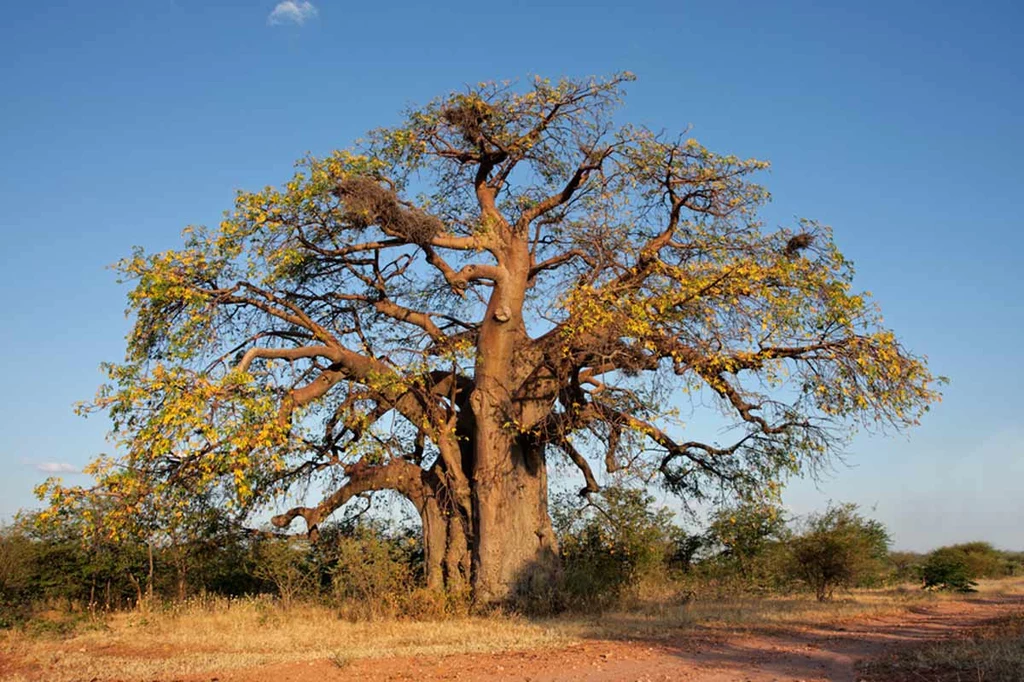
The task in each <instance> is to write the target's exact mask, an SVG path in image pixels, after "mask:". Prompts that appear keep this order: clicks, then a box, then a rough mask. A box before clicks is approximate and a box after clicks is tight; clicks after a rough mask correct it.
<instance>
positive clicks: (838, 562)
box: [789, 504, 890, 601]
mask: <svg viewBox="0 0 1024 682" xmlns="http://www.w3.org/2000/svg"><path fill="white" fill-rule="evenodd" d="M889 542H890V540H889V533H888V531H886V529H885V526H884V525H882V524H881V523H880V522H878V521H875V520H872V519H868V518H865V517H864V516H863V515H861V514H860V513H859V512H858V511H857V507H856V505H852V504H843V505H838V506H830V507H829V508H828V509H826V510H825V511H824V512H822V513H820V514H811V515H810V516H809V517H808V518H807V520H806V521H805V522H804V529H803V532H802V533H800V534H799V535H797V536H796V537H794V538H793V539H792V541H791V542H790V546H789V552H790V556H791V561H792V565H793V571H794V572H795V573H796V574H797V575H799V576H800V577H801V578H802V579H803V580H804V581H805V582H806V584H807V585H808V586H809V587H810V588H811V589H813V590H814V594H815V596H816V597H817V598H818V601H826V600H828V599H831V598H832V594H833V593H834V592H835V590H836V588H839V587H853V586H855V585H863V586H870V585H873V584H877V583H878V582H880V581H881V579H882V577H883V576H884V574H885V560H886V556H887V555H888V553H889Z"/></svg>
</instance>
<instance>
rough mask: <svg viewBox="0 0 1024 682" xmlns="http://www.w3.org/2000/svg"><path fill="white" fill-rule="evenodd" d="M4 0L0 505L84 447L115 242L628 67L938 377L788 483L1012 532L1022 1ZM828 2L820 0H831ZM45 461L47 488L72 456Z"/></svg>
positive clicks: (650, 115)
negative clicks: (852, 269) (450, 123)
mask: <svg viewBox="0 0 1024 682" xmlns="http://www.w3.org/2000/svg"><path fill="white" fill-rule="evenodd" d="M282 4H284V5H285V6H284V7H283V8H280V9H278V10H277V11H276V13H275V2H274V0H270V1H268V2H262V1H253V0H248V1H246V2H242V1H241V0H237V1H234V2H221V1H218V0H203V1H199V0H163V1H158V0H152V1H149V2H138V1H137V0H135V1H133V2H113V1H109V2H91V3H84V2H83V3H59V4H58V3H48V2H46V1H45V0H41V1H40V2H35V3H28V2H16V3H9V4H8V5H7V6H6V7H5V8H4V9H3V15H2V16H3V20H2V21H0V93H2V101H3V104H2V105H0V129H2V130H3V133H2V135H0V179H2V182H0V204H2V205H3V207H4V210H3V212H2V213H0V234H2V237H3V239H2V242H0V265H2V267H0V293H2V294H3V301H4V304H5V315H4V319H3V322H2V323H0V376H2V377H3V384H4V387H5V390H4V391H3V392H2V394H0V395H2V398H0V401H2V403H0V434H2V435H0V464H2V466H3V470H4V471H5V475H4V476H3V477H2V478H0V518H5V517H9V516H10V514H12V513H13V512H14V511H16V510H17V509H18V508H19V507H22V506H28V505H31V504H33V498H32V496H31V492H30V490H31V488H32V486H33V485H34V484H35V483H37V482H38V481H40V480H41V479H42V478H43V477H44V476H45V475H46V474H45V473H43V472H41V471H40V468H46V467H47V466H49V467H50V468H57V466H58V465H60V464H66V465H69V467H68V468H75V467H79V466H81V465H82V464H84V462H85V461H87V460H88V459H89V458H90V457H91V456H92V455H94V454H95V453H97V452H100V451H102V450H104V449H105V447H106V445H105V443H104V440H103V434H104V431H105V429H106V424H105V422H104V420H103V419H102V418H101V417H92V418H90V419H88V420H83V419H81V418H79V417H75V416H74V415H73V414H72V409H71V407H72V404H73V403H74V402H75V401H78V400H82V399H87V398H89V397H91V396H92V394H93V392H94V390H95V388H96V386H97V384H98V383H99V382H100V381H101V376H100V374H99V372H98V370H97V366H98V364H99V363H100V362H101V361H103V360H117V359H119V358H120V357H121V353H122V348H123V335H124V333H125V331H126V330H127V322H126V321H125V319H124V316H123V313H122V311H123V309H124V293H125V292H124V289H123V288H122V287H121V286H119V285H118V284H116V282H115V278H114V275H113V273H111V272H110V271H109V270H106V269H105V266H106V265H108V264H109V263H111V262H113V261H114V260H116V259H117V258H119V257H120V256H122V255H125V254H127V253H128V252H129V250H130V248H131V246H132V245H134V244H140V245H144V246H145V247H146V248H147V249H149V250H155V249H162V248H168V247H171V246H174V245H175V244H177V243H178V234H179V232H180V230H181V228H182V227H183V226H185V225H187V224H189V223H195V224H202V223H210V224H213V223H215V222H216V221H217V220H218V219H219V216H220V213H221V211H223V210H224V209H226V208H228V207H229V206H230V204H231V200H232V196H233V192H234V190H235V189H236V188H250V189H252V188H256V187H261V186H263V185H265V184H268V183H277V182H279V181H281V180H283V179H285V178H286V177H287V176H288V175H289V174H290V172H291V164H292V162H293V161H294V160H295V159H297V158H299V157H300V156H302V155H303V154H305V153H306V152H307V151H310V152H313V153H324V152H327V151H328V150H330V149H332V148H336V147H343V146H346V145H347V144H349V143H350V142H351V141H352V140H353V139H355V138H357V137H359V136H360V135H361V134H362V133H363V132H365V131H366V130H367V129H369V128H372V127H375V126H379V125H387V124H390V123H394V122H396V121H397V120H398V115H399V112H400V111H401V109H402V108H403V107H405V106H406V105H408V104H412V103H417V102H424V101H426V100H427V99H429V98H431V97H433V96H435V95H438V94H442V93H444V92H447V91H449V90H451V89H454V88H458V87H460V86H461V85H462V84H464V83H467V82H477V81H480V80H491V79H504V78H515V77H523V76H528V75H530V74H540V75H545V76H551V77H557V76H559V75H562V74H567V75H589V74H608V73H611V72H614V71H619V70H630V71H633V72H635V73H636V74H637V75H638V76H639V78H640V80H639V81H638V82H637V83H634V84H632V86H631V87H630V89H629V92H630V94H629V97H628V100H627V105H626V108H625V110H624V111H623V118H624V119H628V120H631V121H635V122H638V123H644V124H647V125H650V126H652V127H656V128H665V129H669V130H672V129H681V128H684V127H685V126H687V125H692V127H693V133H692V134H693V135H694V136H695V137H697V138H698V139H699V140H701V141H702V142H703V143H704V144H706V145H707V146H709V147H710V148H712V149H714V150H716V151H720V152H723V153H724V152H733V153H736V154H739V155H741V156H757V157H761V158H767V159H770V160H771V161H772V162H773V170H772V171H771V172H770V174H768V175H767V176H766V177H764V178H763V181H764V182H765V183H766V184H767V185H768V186H769V188H770V189H771V190H772V192H773V194H774V196H775V200H774V202H773V203H772V204H771V205H770V207H769V209H768V210H767V211H766V213H765V218H766V220H767V221H768V223H769V224H770V225H777V224H782V223H791V222H792V221H793V219H794V217H796V216H805V217H810V218H816V219H819V220H821V221H822V222H825V223H828V224H830V225H832V226H833V227H834V228H835V236H836V240H837V242H838V243H839V245H840V246H841V248H842V249H843V250H844V252H845V253H846V254H847V255H848V256H849V257H851V258H852V259H853V260H854V261H855V263H856V264H857V271H858V280H857V282H858V284H859V285H860V286H861V287H863V288H865V289H870V290H871V291H872V292H874V294H875V296H876V298H877V299H878V301H879V302H880V303H881V304H882V306H883V310H884V311H885V315H886V321H887V323H889V324H890V325H892V326H893V327H894V328H895V329H896V331H897V332H898V334H899V335H900V337H901V338H902V339H903V340H904V341H905V342H906V343H907V345H909V346H910V347H911V348H913V349H914V350H916V351H918V352H921V353H925V354H927V355H928V356H929V358H930V360H931V363H932V366H933V368H934V369H935V371H937V372H938V373H941V374H945V375H947V376H949V377H950V378H951V379H952V383H951V385H950V386H949V387H948V390H947V391H946V399H945V401H944V402H943V404H942V405H940V406H939V407H938V408H937V409H935V410H933V412H932V413H931V414H930V415H929V416H928V418H927V419H926V421H925V423H924V425H923V426H922V427H921V428H920V429H918V430H917V431H915V432H914V433H912V434H910V435H909V437H907V436H899V437H895V438H880V437H858V439H857V440H856V441H855V442H854V443H853V445H852V447H851V448H850V450H849V453H848V457H847V462H848V464H849V466H848V467H847V466H842V465H841V466H838V467H837V468H836V470H835V471H834V472H833V474H832V475H831V476H830V477H829V478H827V479H826V480H823V481H820V482H818V483H817V484H815V483H813V482H809V481H800V482H797V483H794V484H793V485H792V486H791V487H790V489H789V491H788V492H787V494H786V502H787V503H788V504H789V505H790V507H791V508H792V509H793V510H794V511H795V512H804V511H808V510H810V509H814V508H820V507H821V506H822V505H823V504H824V503H825V501H826V500H828V499H834V500H842V501H853V502H857V503H860V504H862V505H865V506H867V507H873V509H874V511H873V514H874V515H875V516H876V517H877V518H880V519H881V520H883V521H884V522H886V523H887V524H888V525H889V527H890V529H891V530H892V531H893V533H894V535H895V538H896V541H897V544H898V545H900V546H901V547H907V548H915V549H924V548H928V547H931V546H935V545H937V544H942V543H946V542H952V541H958V540H967V539H975V538H983V539H989V540H992V541H994V542H996V543H997V544H998V545H1001V546H1004V547H1015V548H1021V549H1024V524H1021V523H1020V522H1019V519H1020V516H1021V512H1022V507H1024V504H1022V502H1021V500H1022V499H1024V496H1022V495H1021V494H1020V490H1019V488H1020V486H1021V481H1024V446H1022V444H1021V443H1022V440H1024V426H1022V421H1021V419H1020V416H1019V415H1020V411H1021V410H1020V407H1019V396H1018V395H1017V393H1018V391H1019V390H1020V388H1021V387H1024V368H1022V367H1024V365H1022V363H1021V362H1020V361H1019V355H1020V351H1019V348H1020V344H1021V341H1020V339H1021V338H1022V336H1024V314H1022V306H1021V298H1022V294H1024V276H1022V275H1021V274H1020V266H1019V263H1018V261H1019V256H1018V252H1019V251H1020V250H1021V249H1022V248H1024V237H1022V236H1021V229H1020V228H1021V223H1022V218H1021V211H1020V208H1019V205H1018V204H1019V203H1020V199H1021V197H1022V194H1024V192H1022V189H1021V188H1022V185H1024V170H1022V168H1024V166H1022V164H1021V159H1024V133H1022V132H1021V129H1020V120H1021V117H1022V109H1024V94H1022V93H1024V83H1022V79H1024V76H1022V74H1024V43H1022V41H1020V39H1019V32H1020V29H1021V27H1024V9H1022V6H1021V5H1019V3H1014V2H1005V3H999V2H989V3H977V4H974V5H972V6H971V8H970V9H969V10H968V8H967V7H966V6H965V5H962V4H961V5H953V4H946V3H937V2H928V3H926V2H920V3H909V2H898V1H897V2H885V3H874V2H861V3H843V4H844V5H845V7H833V8H827V7H824V6H823V5H825V4H826V3H812V2H806V3H797V2H774V3H766V2H719V3H708V2H701V3H696V2H688V1H686V0H670V1H669V0H659V1H657V2H639V3H636V4H634V5H633V6H631V7H627V6H625V5H622V4H619V3H607V2H595V3H590V4H584V3H555V4H548V3H541V2H534V1H533V0H531V1H529V2H520V3H491V4H489V5H481V4H480V3H447V4H445V5H444V6H442V5H440V4H434V3H406V2H394V3H340V2H332V1H330V0H314V2H313V4H312V5H309V4H308V3H305V2H300V1H299V0H294V1H293V2H291V3H282ZM836 4H837V5H838V3H836ZM70 477H71V478H72V479H73V478H74V475H73V474H71V475H70Z"/></svg>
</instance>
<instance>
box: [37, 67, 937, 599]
mask: <svg viewBox="0 0 1024 682" xmlns="http://www.w3.org/2000/svg"><path fill="white" fill-rule="evenodd" d="M630 80H632V77H631V76H630V75H628V74H621V75H616V76H613V77H610V78H606V79H562V80H559V81H557V82H552V81H548V80H543V79H535V80H533V81H532V82H529V83H527V84H525V85H519V84H514V83H512V84H509V83H501V84H487V83H485V84H481V85H478V86H472V87H468V88H466V89H465V90H463V91H460V92H456V93H453V94H450V95H447V96H443V97H440V98H438V99H436V100H434V101H432V102H430V103H428V104H427V105H425V106H423V107H419V108H414V109H412V110H410V111H408V112H407V114H406V116H405V120H404V121H403V122H402V123H401V124H399V125H397V126H395V127H392V128H385V129H379V130H375V131H372V132H371V133H370V134H369V135H368V136H367V138H366V139H365V141H363V142H361V143H359V144H357V145H356V146H355V147H352V148H350V149H346V150H342V151H337V152H334V153H331V154H328V155H326V156H323V157H309V158H306V159H304V160H303V161H301V162H300V163H299V170H298V172H297V173H296V174H295V176H294V177H293V178H292V179H291V180H289V181H288V182H286V183H284V185H282V186H280V187H267V188H265V189H263V190H260V191H255V192H248V191H243V192H240V193H239V194H238V197H237V199H236V201H235V207H234V209H233V210H231V211H229V212H228V213H227V214H226V216H225V218H224V220H223V222H221V223H220V224H219V225H217V226H214V227H189V228H187V229H186V231H185V233H184V243H183V245H182V247H181V248H179V249H176V250H170V251H166V252H162V253H147V252H146V251H144V250H143V249H142V248H138V249H136V251H135V252H134V253H133V254H132V255H131V256H129V257H128V258H125V259H124V260H122V261H121V262H120V263H119V264H118V270H119V272H120V273H121V276H122V277H123V279H124V281H126V282H128V283H130V284H131V286H132V289H131V291H130V293H129V296H128V313H129V315H130V316H131V320H132V323H133V326H132V329H131V332H130V334H129V336H128V343H127V353H126V357H125V359H124V360H123V361H122V362H119V363H111V364H108V365H106V371H107V374H108V376H109V382H108V383H107V384H106V385H104V386H103V387H102V388H101V389H100V391H99V393H98V395H97V396H96V398H95V400H93V401H92V402H91V403H89V404H87V405H84V406H83V407H82V409H83V411H85V412H102V413H105V414H106V415H107V416H109V418H110V419H111V421H112V424H113V427H112V437H113V439H114V441H115V443H116V445H117V451H116V452H117V454H116V455H115V456H113V457H101V458H99V459H97V460H95V461H94V462H93V463H92V464H91V465H90V467H89V468H88V471H87V473H89V474H91V475H92V476H93V477H94V479H95V485H94V486H92V487H66V486H64V485H62V484H61V483H60V482H58V481H49V482H47V483H46V484H44V485H43V486H41V488H40V490H39V494H40V495H41V496H42V497H43V498H45V499H46V500H47V501H48V503H49V508H48V509H46V510H44V511H43V512H42V513H41V515H40V519H41V520H43V521H46V520H47V519H48V518H54V517H58V516H62V515H71V516H75V517H76V518H77V519H78V522H79V523H80V524H81V525H82V527H83V530H84V531H85V532H86V533H87V534H89V535H90V536H91V537H93V538H96V539H95V540H94V542H101V541H108V542H119V543H123V542H139V543H141V544H143V545H146V546H148V547H152V546H153V545H154V544H157V545H161V546H182V547H184V546H191V545H190V544H189V543H190V542H191V541H192V539H194V538H196V537H198V535H197V533H199V534H201V533H202V528H203V524H204V523H205V521H203V519H208V518H211V517H219V516H220V515H224V516H225V518H226V520H227V521H228V522H229V523H244V522H247V521H251V520H252V519H255V518H259V515H260V514H261V513H265V511H266V510H267V509H269V508H271V506H272V505H274V504H279V503H280V501H281V500H294V499H297V498H300V499H302V498H304V495H301V494H300V493H307V492H308V494H315V493H316V492H317V491H320V492H322V494H323V496H322V498H320V499H316V500H314V501H312V502H304V501H303V502H300V503H298V504H295V506H291V507H289V508H286V509H284V510H280V509H279V510H278V511H280V512H281V513H278V514H277V515H275V516H274V517H273V519H272V521H273V525H274V526H276V527H278V528H281V529H285V528H289V527H290V526H291V525H292V523H293V522H294V521H296V520H297V519H302V521H303V522H304V524H305V529H306V531H307V533H308V535H309V537H310V538H311V539H315V538H316V537H317V535H318V533H319V532H320V531H321V528H322V527H323V525H324V524H325V522H327V521H328V519H329V518H330V517H331V515H332V514H334V513H335V512H337V511H338V510H339V509H343V508H344V507H345V506H346V505H347V504H348V503H349V502H350V501H352V500H353V499H354V498H361V497H363V496H364V495H366V494H367V493H371V492H376V491H393V492H394V493H395V494H397V495H398V496H400V497H402V498H405V499H406V500H408V502H409V503H411V505H412V507H413V508H415V510H416V512H417V514H418V516H419V528H420V529H421V533H422V535H421V540H420V542H421V546H422V552H423V570H422V573H423V580H424V584H425V585H426V586H427V587H428V588H429V589H431V590H435V591H438V592H447V593H465V592H467V591H468V592H469V593H471V595H472V599H473V601H474V602H475V603H476V604H478V605H482V606H485V605H491V604H498V603H514V602H515V601H516V599H518V598H519V597H520V596H522V595H530V594H537V593H541V594H542V593H544V592H545V591H546V590H549V589H551V588H552V587H553V586H555V585H556V584H557V582H558V580H559V575H560V574H561V573H562V570H563V566H562V563H563V562H562V559H561V552H560V548H559V541H558V538H557V535H556V532H555V530H554V528H553V527H552V521H551V514H550V510H549V500H548V494H549V486H550V484H551V483H552V481H551V480H550V475H551V473H552V472H555V473H559V472H565V471H567V470H568V471H571V472H572V475H573V476H575V477H577V478H578V479H579V481H580V482H581V485H582V490H581V495H584V496H588V495H594V494H595V493H597V492H598V491H599V490H600V489H601V483H600V482H599V474H600V471H599V470H598V467H600V468H601V469H603V470H604V472H605V473H604V475H605V476H606V477H610V476H613V475H616V474H618V475H623V472H630V473H633V474H635V475H636V476H637V480H642V481H645V482H646V483H647V484H648V485H652V486H653V485H660V486H663V487H664V488H666V489H667V490H669V491H671V492H672V493H674V494H676V495H678V496H679V497H680V499H682V501H683V502H684V503H685V504H693V503H705V502H711V501H714V500H717V499H721V498H723V497H728V496H731V497H734V498H739V499H754V498H757V497H769V498H770V497H772V496H773V495H775V494H777V492H778V490H779V486H780V485H781V483H782V482H783V481H784V479H785V478H786V477H787V476H788V475H791V474H795V473H798V472H800V471H802V470H804V469H805V468H806V467H808V466H813V465H815V464H820V463H822V462H826V461H828V460H829V459H830V458H831V457H832V456H833V455H835V454H836V453H837V452H838V451H839V448H841V447H842V445H843V443H844V442H845V440H846V437H847V436H848V435H849V434H850V433H851V432H852V430H853V429H854V428H856V427H858V426H864V427H869V428H871V427H877V428H883V429H892V430H901V429H904V428H907V427H910V426H912V425H914V424H915V423H916V422H917V420H918V418H919V417H920V415H921V414H922V412H923V411H925V410H926V409H928V406H929V404H931V403H932V402H934V401H935V400H937V399H938V393H937V390H936V384H937V380H936V378H935V377H933V375H932V374H931V373H930V371H929V370H928V368H927V366H926V365H925V362H924V361H923V359H922V358H921V357H920V356H918V355H915V354H914V353H912V352H911V351H909V350H908V349H906V348H904V347H903V346H902V344H901V343H900V342H899V340H898V338H897V336H896V335H895V333H894V332H893V331H892V330H890V329H887V328H886V327H884V326H883V324H882V320H881V316H880V313H879V311H878V309H877V307H876V306H875V305H874V304H873V303H872V302H871V300H870V298H869V297H868V295H867V294H866V293H863V292H859V291H858V290H857V289H856V288H854V287H853V284H852V278H853V270H852V268H851V265H850V263H849V262H848V261H847V260H846V259H845V258H844V257H843V256H842V254H841V252H840V250H839V249H838V247H837V246H836V244H835V243H834V242H833V240H832V234H831V231H830V230H829V228H827V227H825V226H824V225H821V224H819V223H817V222H814V221H811V220H804V221H800V222H798V223H797V224H796V225H795V226H793V227H791V228H781V229H766V228H765V226H764V225H763V224H762V222H761V221H760V220H759V218H758V209H759V207H761V206H762V205H763V204H764V203H765V202H766V201H767V200H768V198H769V194H768V192H767V190H766V189H764V188H763V187H762V186H761V185H759V184H757V181H756V180H757V176H758V174H759V172H760V171H763V170H764V169H765V168H767V166H768V164H767V163H766V162H764V161H760V160H756V159H744V158H740V157H737V156H733V155H730V154H719V153H716V152H713V151H711V150H709V149H707V148H705V147H704V146H702V145H701V144H700V143H699V142H697V141H696V140H694V139H692V138H690V137H687V136H686V135H685V133H682V134H674V133H667V132H657V131H654V130H651V129H648V128H645V127H643V126H638V125H629V124H622V123H619V122H618V120H617V119H616V117H615V112H616V107H617V106H618V104H619V103H620V101H621V100H622V98H623V96H624V90H623V88H624V86H625V84H626V83H628V82H629V81H630ZM687 394H691V395H694V394H699V395H700V396H701V400H700V401H699V404H706V405H707V407H708V408H710V409H711V410H717V411H718V412H719V413H720V416H721V418H723V419H724V420H725V421H726V423H727V425H728V426H729V428H728V429H727V430H725V431H724V432H723V433H724V435H720V437H716V438H703V437H701V436H700V434H694V433H691V432H689V431H688V429H687V428H686V427H685V425H683V424H682V423H681V421H680V420H679V418H678V413H677V410H678V401H679V400H680V399H681V397H682V396H685V395H687ZM562 461H564V462H566V463H567V464H568V467H561V466H553V465H554V464H557V463H559V462H562ZM595 471H597V473H595ZM197 520H198V521H197ZM174 538H178V539H179V540H181V541H180V542H178V541H174V540H173V539H174Z"/></svg>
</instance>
